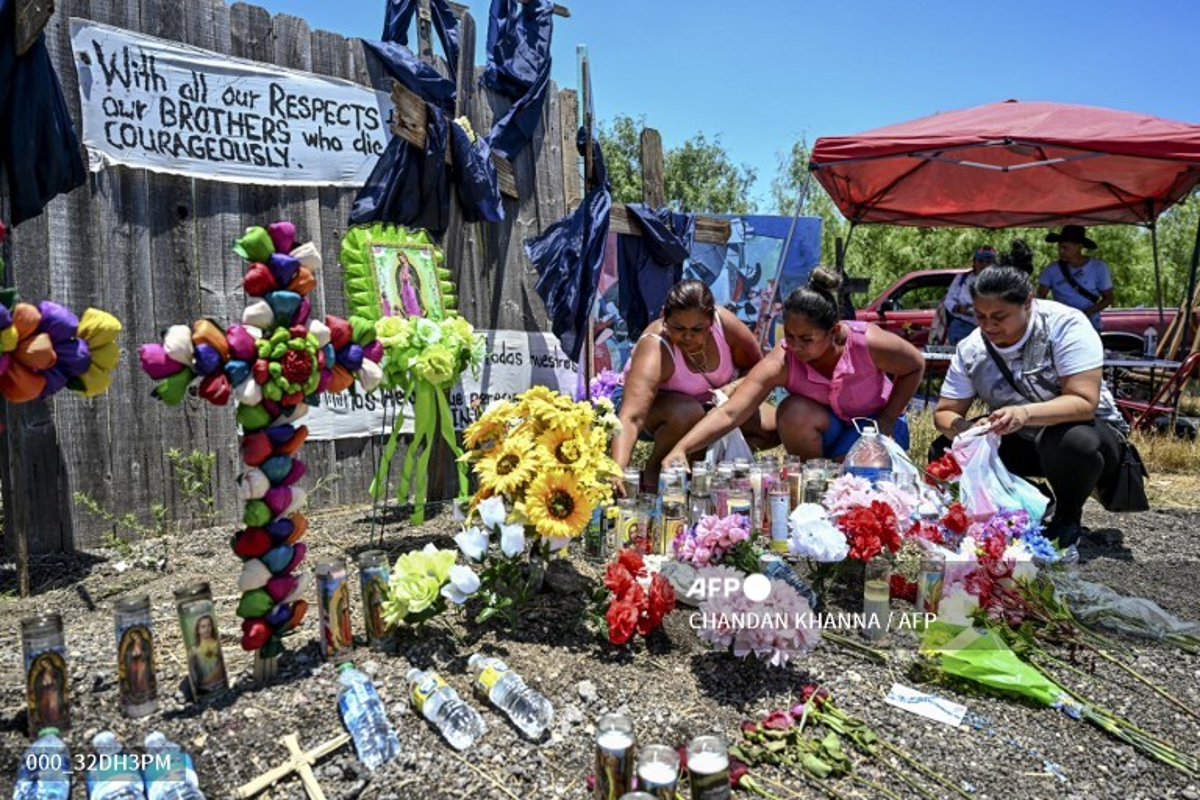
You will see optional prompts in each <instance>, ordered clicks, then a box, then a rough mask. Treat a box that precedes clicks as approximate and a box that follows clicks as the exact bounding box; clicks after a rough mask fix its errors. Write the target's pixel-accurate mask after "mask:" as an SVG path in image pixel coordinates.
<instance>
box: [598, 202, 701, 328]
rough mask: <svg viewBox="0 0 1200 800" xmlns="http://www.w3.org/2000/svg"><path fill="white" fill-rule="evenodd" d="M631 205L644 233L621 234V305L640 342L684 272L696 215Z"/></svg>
mask: <svg viewBox="0 0 1200 800" xmlns="http://www.w3.org/2000/svg"><path fill="white" fill-rule="evenodd" d="M625 208H626V209H627V210H628V211H629V212H630V214H632V215H633V217H635V218H636V219H637V223H635V224H638V225H639V226H640V228H641V231H642V235H641V236H625V235H622V236H618V237H617V245H618V250H617V290H618V295H617V296H618V300H617V308H618V310H619V311H620V313H621V318H622V319H624V320H625V325H626V326H627V330H628V336H629V338H630V339H631V340H633V341H637V338H638V337H639V336H641V335H642V331H643V330H645V329H646V326H647V325H649V324H650V321H651V320H653V319H656V318H657V317H658V314H659V312H660V311H662V305H663V301H664V300H666V299H667V292H669V291H670V290H671V287H672V286H674V285H675V284H676V283H679V281H680V280H681V279H682V277H683V262H684V261H686V260H687V258H688V255H689V253H690V252H691V250H692V242H693V240H694V238H695V235H696V216H695V215H694V214H681V213H676V212H672V211H671V210H670V209H669V208H660V209H658V210H654V209H651V208H650V207H649V206H646V205H644V204H642V203H627V204H626V205H625Z"/></svg>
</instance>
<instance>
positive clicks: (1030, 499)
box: [950, 425, 1049, 521]
mask: <svg viewBox="0 0 1200 800" xmlns="http://www.w3.org/2000/svg"><path fill="white" fill-rule="evenodd" d="M950 452H951V453H953V454H954V460H955V461H957V462H958V465H959V467H961V468H962V477H961V478H960V479H959V497H958V499H959V501H960V502H961V503H962V504H963V507H964V508H966V510H967V513H968V514H970V515H971V516H972V517H975V518H976V519H986V518H988V517H990V516H992V515H993V514H997V513H999V512H1001V511H1018V510H1022V509H1023V510H1024V511H1026V512H1028V514H1029V517H1030V518H1031V519H1033V520H1034V521H1040V520H1041V518H1042V517H1043V516H1044V515H1045V513H1046V506H1047V505H1048V504H1049V500H1047V499H1046V496H1045V495H1044V494H1042V493H1041V492H1040V491H1038V489H1037V487H1036V486H1034V485H1033V484H1032V483H1030V482H1029V481H1027V480H1025V479H1024V478H1018V477H1017V476H1016V475H1013V474H1012V473H1011V472H1009V471H1008V469H1007V468H1006V467H1005V466H1004V463H1003V462H1002V461H1001V460H1000V436H999V435H998V434H995V433H989V432H988V430H987V428H986V427H985V426H982V425H978V426H976V427H974V428H971V429H970V430H967V431H964V432H963V433H961V434H959V435H958V436H957V437H955V439H954V445H953V446H952V447H951V448H950Z"/></svg>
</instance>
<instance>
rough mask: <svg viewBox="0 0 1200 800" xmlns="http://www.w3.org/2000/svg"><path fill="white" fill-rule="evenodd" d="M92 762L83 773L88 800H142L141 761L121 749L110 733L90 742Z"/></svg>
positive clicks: (97, 735)
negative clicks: (92, 751)
mask: <svg viewBox="0 0 1200 800" xmlns="http://www.w3.org/2000/svg"><path fill="white" fill-rule="evenodd" d="M92 749H93V750H95V751H96V756H97V758H96V763H95V765H94V766H93V767H92V768H91V769H89V770H88V773H87V790H88V800H146V787H145V784H144V779H143V777H142V768H141V760H140V759H139V757H138V756H135V755H133V754H132V753H130V752H128V751H127V750H125V748H123V747H121V743H120V742H119V741H117V735H116V734H115V733H113V732H112V731H101V732H100V733H97V734H96V738H94V739H92Z"/></svg>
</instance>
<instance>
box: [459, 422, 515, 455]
mask: <svg viewBox="0 0 1200 800" xmlns="http://www.w3.org/2000/svg"><path fill="white" fill-rule="evenodd" d="M507 432H508V420H507V419H506V417H505V415H504V414H484V415H483V416H482V417H480V418H479V419H477V420H475V421H474V422H472V423H471V424H470V425H468V426H467V429H466V430H465V431H463V444H465V445H466V446H467V449H468V450H478V451H479V452H480V453H487V452H488V451H489V450H491V449H492V448H493V447H495V446H496V445H498V444H500V442H502V441H504V437H505V435H506V434H507Z"/></svg>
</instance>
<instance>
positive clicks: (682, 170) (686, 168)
mask: <svg viewBox="0 0 1200 800" xmlns="http://www.w3.org/2000/svg"><path fill="white" fill-rule="evenodd" d="M645 127H646V118H645V117H637V118H634V117H629V116H627V115H624V114H618V115H617V116H616V117H614V118H613V119H612V121H611V122H608V123H604V122H601V123H600V124H599V126H598V127H597V131H596V138H597V139H598V140H599V142H600V148H601V150H602V151H603V152H604V165H605V167H606V168H607V169H608V179H609V183H610V184H611V186H612V195H613V200H614V201H616V202H621V203H640V202H641V201H642V198H643V193H642V166H641V152H642V145H641V132H642V129H643V128H645ZM755 177H756V173H755V171H754V170H753V169H751V168H750V167H748V166H746V165H745V164H742V165H737V164H735V163H734V162H733V160H732V159H731V158H730V156H729V153H728V152H726V150H725V148H724V147H723V146H722V145H721V139H720V137H719V136H718V137H714V138H712V139H709V138H708V137H707V136H706V135H705V134H703V133H697V134H696V135H695V136H693V137H692V138H690V139H688V140H687V141H685V142H684V143H683V144H681V145H680V146H679V147H675V148H664V153H663V184H664V190H665V192H666V201H667V204H668V205H669V206H671V207H672V208H674V209H677V210H679V211H691V212H695V213H699V214H704V213H707V214H747V213H750V212H752V211H754V203H753V201H752V200H751V199H750V187H751V186H752V185H753V183H754V180H755Z"/></svg>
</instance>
